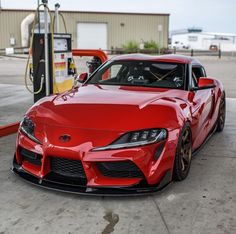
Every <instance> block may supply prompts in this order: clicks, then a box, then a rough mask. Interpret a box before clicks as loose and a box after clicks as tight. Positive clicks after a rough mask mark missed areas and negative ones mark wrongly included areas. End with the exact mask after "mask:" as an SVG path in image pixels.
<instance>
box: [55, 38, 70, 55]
mask: <svg viewBox="0 0 236 234" xmlns="http://www.w3.org/2000/svg"><path fill="white" fill-rule="evenodd" d="M54 51H55V52H57V51H68V44H67V40H66V39H65V38H55V39H54Z"/></svg>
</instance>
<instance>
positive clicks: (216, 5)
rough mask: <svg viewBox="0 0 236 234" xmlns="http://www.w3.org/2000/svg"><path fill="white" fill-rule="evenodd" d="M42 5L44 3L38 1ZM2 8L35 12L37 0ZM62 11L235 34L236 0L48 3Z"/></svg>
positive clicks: (10, 0) (12, 0) (9, 0)
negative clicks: (166, 16) (156, 17)
mask: <svg viewBox="0 0 236 234" xmlns="http://www.w3.org/2000/svg"><path fill="white" fill-rule="evenodd" d="M39 1H40V2H41V0H39ZM0 2H1V5H2V8H15V9H34V8H36V6H37V0H0ZM56 2H58V3H59V4H60V5H61V10H78V11H117V12H148V13H170V14H171V16H170V30H176V29H184V28H188V27H192V26H195V27H202V28H203V29H204V30H205V31H212V32H228V33H236V0H49V6H50V7H51V8H52V9H53V8H54V4H55V3H56Z"/></svg>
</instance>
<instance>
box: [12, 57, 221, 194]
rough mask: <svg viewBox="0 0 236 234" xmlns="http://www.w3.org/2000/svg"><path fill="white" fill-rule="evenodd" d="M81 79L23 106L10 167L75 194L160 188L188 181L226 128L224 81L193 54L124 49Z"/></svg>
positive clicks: (29, 179) (36, 182)
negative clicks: (207, 146) (194, 163)
mask: <svg viewBox="0 0 236 234" xmlns="http://www.w3.org/2000/svg"><path fill="white" fill-rule="evenodd" d="M79 82H81V83H82V85H81V86H80V87H74V88H73V89H72V90H70V91H68V92H66V93H63V94H59V95H53V96H49V97H45V98H43V99H41V100H40V101H38V102H37V103H36V104H35V105H34V106H33V107H31V108H30V109H29V110H28V112H27V113H26V115H25V117H24V119H23V120H22V122H21V124H20V128H19V131H18V136H17V143H16V153H15V156H14V161H13V168H12V170H13V171H14V172H15V173H16V174H18V175H19V176H21V177H22V178H24V179H26V180H28V181H30V182H32V183H34V184H37V185H40V186H42V187H47V188H51V189H55V190H62V191H67V192H72V193H83V194H84V193H85V194H94V195H114V194H115V195H127V194H145V193H149V192H155V191H158V190H160V189H162V188H163V187H165V186H166V185H167V184H168V183H170V182H171V181H172V180H176V181H181V180H184V179H185V178H186V177H187V175H188V173H189V169H190V165H191V159H192V155H193V153H196V152H197V151H198V149H200V147H201V146H202V145H203V143H204V142H206V140H207V139H208V138H209V137H210V136H211V135H212V134H213V133H214V132H215V131H218V132H220V131H222V130H223V128H224V122H225V92H224V90H223V86H222V84H221V83H220V82H219V81H218V80H216V79H213V78H207V75H206V72H205V70H204V68H203V66H202V65H201V63H200V62H199V61H197V60H196V59H194V58H192V57H185V56H177V55H165V56H147V55H140V54H135V55H122V56H118V57H114V58H112V59H111V60H109V61H107V62H105V63H104V64H103V65H101V66H100V67H99V68H98V69H97V70H96V71H95V72H94V73H93V74H92V75H91V76H90V77H88V75H87V74H85V73H84V74H81V75H80V77H79Z"/></svg>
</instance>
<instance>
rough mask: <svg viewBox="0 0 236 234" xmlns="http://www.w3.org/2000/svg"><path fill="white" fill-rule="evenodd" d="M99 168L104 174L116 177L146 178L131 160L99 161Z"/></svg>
mask: <svg viewBox="0 0 236 234" xmlns="http://www.w3.org/2000/svg"><path fill="white" fill-rule="evenodd" d="M97 168H98V170H99V171H100V172H101V173H102V175H104V176H107V177H114V178H144V175H143V173H142V172H141V171H140V169H139V168H138V167H137V166H136V165H135V164H134V163H133V162H131V161H128V160H127V161H121V162H98V163H97Z"/></svg>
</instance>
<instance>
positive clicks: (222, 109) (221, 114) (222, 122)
mask: <svg viewBox="0 0 236 234" xmlns="http://www.w3.org/2000/svg"><path fill="white" fill-rule="evenodd" d="M225 115H226V101H225V91H223V93H222V96H221V100H220V107H219V114H218V118H217V123H216V131H217V132H222V131H223V129H224V126H225Z"/></svg>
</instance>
